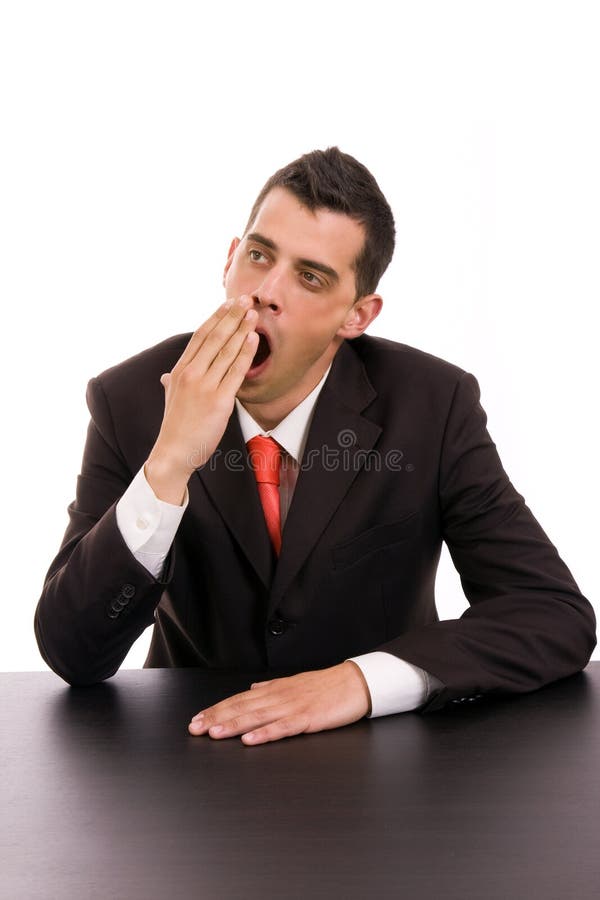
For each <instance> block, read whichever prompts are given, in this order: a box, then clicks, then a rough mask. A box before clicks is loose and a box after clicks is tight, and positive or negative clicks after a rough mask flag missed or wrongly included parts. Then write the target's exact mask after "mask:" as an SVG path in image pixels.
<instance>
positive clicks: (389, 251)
mask: <svg viewBox="0 0 600 900" xmlns="http://www.w3.org/2000/svg"><path fill="white" fill-rule="evenodd" d="M276 187H283V188H286V189H287V190H288V191H291V192H292V193H293V194H294V195H295V196H296V197H297V198H298V199H299V200H300V202H301V203H302V205H303V206H306V207H307V209H310V210H317V209H331V210H333V211H335V212H340V213H345V214H346V215H348V216H350V217H351V218H352V219H355V220H356V221H357V222H359V223H360V224H361V225H363V226H364V229H365V242H364V245H363V248H362V250H361V251H360V253H359V254H358V256H357V258H356V259H355V261H354V269H355V271H356V297H357V299H358V298H359V297H364V296H365V294H371V293H372V292H373V291H374V290H375V289H376V287H377V285H378V283H379V279H380V278H381V276H382V275H383V273H384V272H385V270H386V269H387V267H388V265H389V263H390V260H391V258H392V255H393V253H394V243H395V235H396V229H395V226H394V216H393V215H392V210H391V209H390V205H389V203H388V202H387V200H386V199H385V197H384V196H383V194H382V192H381V190H380V188H379V185H378V184H377V182H376V181H375V179H374V178H373V176H372V175H371V173H370V172H369V170H368V169H367V167H366V166H363V164H362V163H359V162H358V160H356V159H354V157H353V156H349V155H348V154H347V153H342V151H341V150H340V149H339V148H338V147H328V149H327V150H313V151H312V152H311V153H305V154H304V156H301V157H300V158H299V159H296V160H294V162H291V163H289V164H288V165H287V166H284V167H283V168H282V169H279V171H277V172H275V174H274V175H271V177H270V178H269V180H268V181H267V183H266V184H265V186H264V187H263V189H262V190H261V192H260V194H259V195H258V197H257V198H256V200H255V202H254V206H253V207H252V212H251V213H250V218H249V219H248V224H247V225H246V229H245V231H244V234H246V232H247V231H248V230H249V229H250V226H251V225H252V223H253V222H254V220H255V219H256V216H257V215H258V211H259V209H260V207H261V206H262V203H263V201H264V199H265V197H266V196H267V194H268V193H269V191H272V190H273V188H276Z"/></svg>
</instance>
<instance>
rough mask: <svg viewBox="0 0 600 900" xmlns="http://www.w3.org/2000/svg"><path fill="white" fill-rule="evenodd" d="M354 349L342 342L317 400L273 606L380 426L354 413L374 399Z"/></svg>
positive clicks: (285, 534) (286, 530) (287, 526)
mask: <svg viewBox="0 0 600 900" xmlns="http://www.w3.org/2000/svg"><path fill="white" fill-rule="evenodd" d="M375 396H376V392H375V390H374V389H373V387H372V385H371V383H370V382H369V380H368V378H367V375H366V372H365V370H364V367H363V365H362V363H361V361H360V360H359V358H358V357H357V355H356V353H355V351H354V350H352V349H350V347H349V346H348V345H346V344H342V346H341V347H340V349H339V350H338V352H337V354H336V356H335V359H334V363H333V366H332V369H331V372H330V373H329V377H328V378H327V381H326V382H325V385H324V386H323V389H322V391H321V393H320V395H319V399H318V400H317V404H316V407H315V412H314V416H313V420H312V424H311V427H310V432H309V435H308V440H307V443H306V447H305V450H304V457H303V460H302V466H301V469H300V473H299V476H298V481H297V484H296V488H295V491H294V497H293V500H292V504H291V507H290V510H289V512H288V516H287V519H286V523H285V527H284V531H283V541H282V547H281V555H280V557H279V560H278V563H277V568H276V571H275V577H274V582H273V589H272V604H273V606H276V605H277V603H278V602H279V599H280V598H281V596H282V595H283V594H284V593H285V591H286V590H287V588H288V587H289V585H290V583H291V581H292V580H293V579H294V577H295V576H296V574H297V573H298V571H299V570H300V568H301V567H302V565H303V564H304V562H305V560H306V558H307V557H308V555H309V554H310V552H311V550H312V549H313V547H314V546H315V544H316V543H317V541H318V540H319V537H320V536H321V534H322V532H323V530H324V529H325V527H326V526H327V523H328V522H329V520H330V519H331V517H332V516H333V514H334V513H335V511H336V509H337V508H338V506H339V505H340V503H341V502H342V500H343V499H344V497H345V495H346V494H347V492H348V490H349V489H350V486H351V485H352V482H353V481H354V479H355V478H356V476H357V475H358V472H359V471H360V469H361V468H362V466H363V465H364V461H365V454H366V452H368V451H369V450H371V449H372V448H373V445H374V444H375V442H376V440H377V438H378V437H379V435H380V434H381V428H380V427H379V425H376V424H375V423H374V422H371V421H369V420H368V419H366V418H364V417H363V416H361V415H360V413H361V411H362V410H363V409H364V408H365V407H366V406H367V405H368V404H369V403H370V402H371V401H372V400H373V399H374V398H375Z"/></svg>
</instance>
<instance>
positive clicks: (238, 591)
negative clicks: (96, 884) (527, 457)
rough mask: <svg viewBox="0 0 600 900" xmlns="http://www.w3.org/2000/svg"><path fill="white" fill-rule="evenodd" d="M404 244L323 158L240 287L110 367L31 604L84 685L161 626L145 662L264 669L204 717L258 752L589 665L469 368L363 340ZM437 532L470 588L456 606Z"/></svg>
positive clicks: (240, 261)
mask: <svg viewBox="0 0 600 900" xmlns="http://www.w3.org/2000/svg"><path fill="white" fill-rule="evenodd" d="M393 247H394V223H393V217H392V213H391V210H390V208H389V206H388V204H387V202H386V200H385V198H384V197H383V195H382V193H381V191H380V190H379V188H378V186H377V184H376V182H375V180H374V179H373V177H372V175H371V174H370V173H369V172H368V170H367V169H365V167H364V166H362V165H361V164H360V163H358V162H357V161H356V160H354V159H353V158H352V157H350V156H348V155H346V154H343V153H341V152H340V151H339V150H338V149H337V148H330V149H329V150H327V151H324V152H322V151H315V152H314V153H310V154H307V155H306V156H304V157H301V158H300V159H299V160H296V161H295V162H293V163H291V164H290V165H288V166H286V167H285V168H283V169H281V170H280V171H279V172H277V173H276V174H275V175H274V176H273V177H272V178H271V179H270V180H269V181H268V182H267V184H266V185H265V187H264V188H263V190H262V191H261V193H260V195H259V197H258V198H257V201H256V203H255V205H254V208H253V210H252V212H251V215H250V218H249V221H248V224H247V227H246V229H245V231H244V234H243V237H242V238H241V239H238V238H236V239H235V240H234V241H233V242H232V244H231V247H230V250H229V255H228V258H227V262H226V265H225V273H224V286H225V292H226V296H227V298H228V300H227V301H226V302H225V303H224V304H223V305H221V306H220V307H219V308H218V309H217V310H216V311H215V312H214V313H213V315H212V316H211V317H210V318H209V319H208V320H207V321H206V322H205V323H204V324H203V325H202V326H201V327H200V328H199V329H198V331H196V332H195V333H194V334H193V335H192V336H191V337H190V336H189V335H184V336H179V337H175V338H171V339H169V340H167V341H165V342H163V343H161V344H159V345H158V346H156V347H153V348H151V349H150V350H147V351H145V352H143V353H141V354H139V355H138V356H136V357H133V358H132V359H130V360H127V361H125V362H124V363H122V364H121V365H119V366H116V367H114V368H112V369H110V370H108V371H107V372H104V373H103V374H102V375H100V376H99V377H98V378H96V379H93V380H92V381H91V382H90V385H89V387H88V405H89V408H90V412H91V417H92V418H91V422H90V426H89V431H88V437H87V443H86V448H85V453H84V458H83V463H82V472H81V475H80V477H79V479H78V487H77V498H76V500H75V501H74V503H73V504H72V505H71V506H70V508H69V513H70V525H69V527H68V528H67V532H66V534H65V537H64V540H63V544H62V546H61V549H60V551H59V553H58V556H57V557H56V559H55V560H54V562H53V563H52V565H51V567H50V570H49V572H48V575H47V578H46V582H45V586H44V591H43V594H42V597H41V599H40V602H39V605H38V609H37V612H36V622H35V627H36V635H37V638H38V643H39V646H40V650H41V652H42V655H43V656H44V658H45V659H46V661H47V662H48V664H49V665H50V666H51V667H52V668H54V669H55V671H56V672H58V673H59V674H60V675H61V676H62V677H63V678H65V679H66V680H67V681H70V682H72V683H74V684H78V683H90V682H94V681H98V680H101V679H104V678H108V677H110V676H111V675H112V674H114V672H115V671H116V670H117V669H118V667H119V665H120V664H121V662H122V661H123V659H124V657H125V655H126V653H127V651H128V650H129V648H130V646H131V645H132V643H133V641H134V640H135V639H136V638H137V637H138V636H139V635H140V634H141V633H142V631H143V630H144V629H145V628H146V627H147V626H148V625H151V624H153V625H154V632H153V638H152V645H151V649H150V653H149V657H148V660H147V665H151V666H202V667H210V668H238V669H240V670H246V671H264V672H265V673H266V674H265V680H261V681H260V682H258V683H256V684H253V685H252V686H251V687H250V689H249V690H248V691H246V692H244V693H242V694H239V695H236V696H235V697H232V698H229V699H227V700H225V701H223V702H222V703H218V704H216V705H215V706H213V707H211V708H210V709H207V710H202V711H200V712H199V714H198V715H197V716H195V717H194V719H193V720H192V722H191V723H190V725H189V730H190V732H191V733H192V734H205V733H208V734H209V735H210V736H211V737H213V738H225V737H230V736H233V735H241V736H242V740H243V741H244V742H245V743H248V744H258V743H262V742H265V741H269V740H276V739H278V738H281V737H285V736H289V735H292V734H296V733H299V732H309V731H318V730H321V729H327V728H334V727H337V726H340V725H344V724H347V723H350V722H353V721H356V720H357V719H359V718H361V717H362V716H364V715H366V714H369V713H370V714H372V715H380V714H385V713H390V712H402V711H405V710H409V709H415V708H417V707H422V708H425V709H436V708H438V707H440V706H442V705H444V703H446V702H448V701H450V700H463V699H466V698H471V697H474V696H479V695H483V694H487V693H493V692H507V691H508V692H522V691H527V690H532V689H535V688H537V687H540V686H541V685H543V684H545V683H547V682H549V681H552V680H554V679H557V678H561V677H564V676H566V675H569V674H571V673H573V672H576V671H578V670H580V669H581V668H582V667H583V666H584V665H585V664H586V663H587V661H588V659H589V657H590V654H591V651H592V649H593V647H594V644H595V636H594V629H595V622H594V615H593V611H592V609H591V607H590V605H589V603H588V602H587V600H586V599H585V598H584V597H583V596H582V595H581V593H580V592H579V590H578V588H577V585H576V584H575V582H574V581H573V578H572V576H571V574H570V573H569V571H568V569H567V568H566V566H565V565H564V563H563V562H562V561H561V560H560V558H559V556H558V554H557V552H556V550H555V548H554V547H553V545H552V544H551V543H550V541H549V540H548V538H547V537H546V535H545V534H544V532H543V531H542V529H541V528H540V526H539V524H538V523H537V522H536V520H535V519H534V517H533V516H532V514H531V512H530V511H529V510H528V508H527V507H526V506H525V503H524V501H523V498H522V497H521V496H520V495H519V494H517V492H516V491H515V490H514V488H513V487H512V485H511V484H510V482H509V480H508V478H507V476H506V474H505V472H504V470H503V469H502V466H501V463H500V460H499V458H498V456H497V453H496V450H495V446H494V444H493V442H492V441H491V439H490V437H489V435H488V433H487V431H486V428H485V425H486V417H485V414H484V412H483V410H482V409H481V406H480V405H479V402H478V400H479V391H478V386H477V382H476V381H475V379H474V378H473V376H471V375H469V374H468V373H466V372H464V371H462V370H461V369H458V368H457V367H455V366H452V365H450V364H449V363H446V362H444V361H442V360H439V359H436V358H435V357H432V356H429V355H427V354H425V353H422V352H420V351H418V350H414V349H412V348H410V347H406V346H404V345H401V344H396V343H392V342H390V341H385V340H382V339H379V338H371V337H367V336H366V335H364V334H363V333H364V331H365V330H366V328H367V327H368V326H369V325H370V324H371V322H372V321H373V320H374V319H375V318H376V316H377V315H378V313H379V311H380V309H381V305H382V299H381V297H380V296H379V294H377V293H376V292H375V291H376V288H377V284H378V281H379V278H380V277H381V275H382V274H383V272H384V270H385V268H386V267H387V265H388V263H389V261H390V259H391V256H392V252H393ZM161 385H162V387H161ZM248 451H249V452H248ZM253 468H254V469H255V471H253ZM442 540H445V541H446V542H447V544H448V547H449V549H450V552H451V554H452V558H453V560H454V563H455V565H456V567H457V569H458V571H459V572H460V575H461V579H462V583H463V586H464V590H465V593H466V595H467V597H468V599H469V601H470V604H471V606H470V608H469V610H468V611H467V612H466V613H465V614H464V615H463V616H462V617H461V618H459V619H456V620H451V621H443V622H439V621H438V620H437V615H436V611H435V603H434V581H435V572H436V568H437V563H438V560H439V555H440V548H441V541H442ZM285 669H287V670H288V671H289V670H294V671H299V672H300V674H297V675H294V676H292V677H286V678H272V679H270V680H269V673H270V672H271V673H277V671H278V670H279V671H283V670H285Z"/></svg>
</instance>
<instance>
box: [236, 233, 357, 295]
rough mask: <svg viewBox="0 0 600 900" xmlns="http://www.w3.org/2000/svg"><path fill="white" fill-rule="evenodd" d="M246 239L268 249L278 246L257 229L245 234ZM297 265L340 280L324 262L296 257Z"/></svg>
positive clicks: (335, 281) (334, 279) (336, 280)
mask: <svg viewBox="0 0 600 900" xmlns="http://www.w3.org/2000/svg"><path fill="white" fill-rule="evenodd" d="M246 239H247V240H248V241H253V242H254V243H255V244H262V245H263V246H264V247H268V248H269V250H274V251H277V250H278V249H279V247H278V246H277V244H276V243H275V241H272V240H271V238H268V237H265V236H264V235H263V234H259V233H258V232H257V231H253V232H252V233H251V234H247V235H246ZM296 262H297V264H298V265H299V266H306V268H307V269H316V271H317V272H322V273H323V275H328V276H329V278H331V280H332V281H333V282H334V283H335V284H337V283H338V282H339V280H340V276H339V275H338V273H337V272H336V271H335V269H332V268H331V266H326V265H325V263H320V262H317V261H316V260H314V259H298V260H296Z"/></svg>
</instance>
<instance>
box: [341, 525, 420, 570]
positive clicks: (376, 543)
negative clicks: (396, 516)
mask: <svg viewBox="0 0 600 900" xmlns="http://www.w3.org/2000/svg"><path fill="white" fill-rule="evenodd" d="M418 518H419V514H418V513H416V512H414V513H410V514H409V515H408V516H405V517H404V518H403V519H401V520H400V521H399V522H390V523H389V524H386V525H375V527H374V528H369V530H368V531H363V532H362V534H359V535H357V536H356V537H354V538H352V539H351V540H349V541H346V542H345V543H343V544H338V546H337V547H334V548H333V549H332V551H331V553H332V556H333V563H334V567H335V568H336V569H344V568H346V566H351V565H352V564H353V563H356V562H358V561H359V560H360V559H362V557H363V556H367V554H369V553H373V552H374V551H376V550H381V549H382V548H383V547H388V546H390V545H391V544H397V543H399V542H400V541H404V540H406V539H407V538H409V537H411V536H412V535H413V534H414V532H415V528H416V524H417V521H418Z"/></svg>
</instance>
